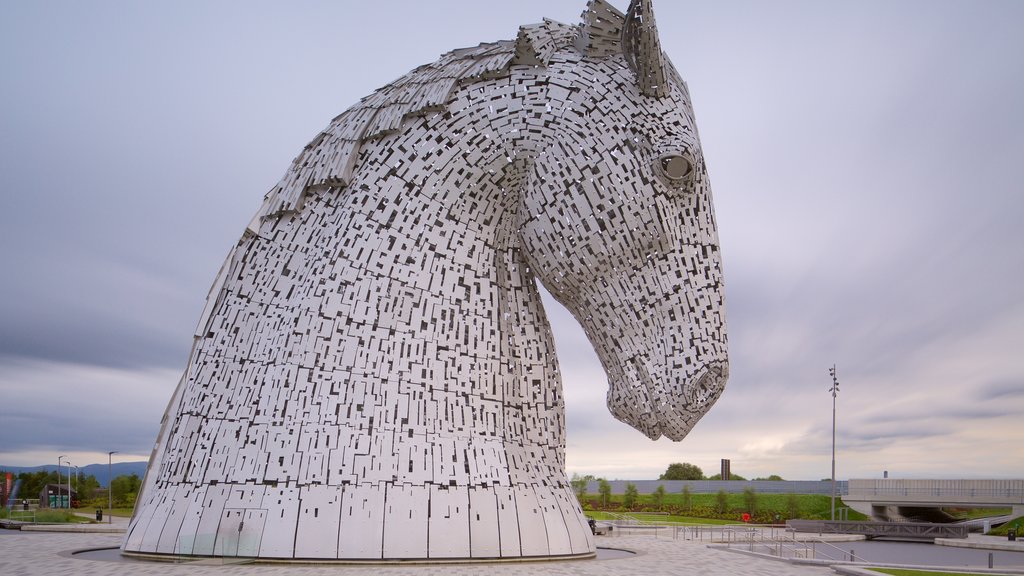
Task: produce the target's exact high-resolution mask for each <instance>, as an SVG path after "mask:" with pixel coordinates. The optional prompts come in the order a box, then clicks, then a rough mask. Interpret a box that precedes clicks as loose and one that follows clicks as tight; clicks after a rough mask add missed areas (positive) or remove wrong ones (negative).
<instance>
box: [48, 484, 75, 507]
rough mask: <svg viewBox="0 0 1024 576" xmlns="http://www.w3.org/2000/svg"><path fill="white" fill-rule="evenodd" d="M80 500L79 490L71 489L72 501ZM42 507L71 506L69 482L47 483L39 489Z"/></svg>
mask: <svg viewBox="0 0 1024 576" xmlns="http://www.w3.org/2000/svg"><path fill="white" fill-rule="evenodd" d="M77 501H78V491H76V490H72V491H71V503H72V504H74V503H75V502H77ZM39 507H40V508H70V506H68V486H67V484H47V485H45V486H43V489H42V490H40V491H39Z"/></svg>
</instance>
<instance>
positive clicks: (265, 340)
mask: <svg viewBox="0 0 1024 576" xmlns="http://www.w3.org/2000/svg"><path fill="white" fill-rule="evenodd" d="M538 281H539V282H541V283H543V284H544V286H546V287H547V288H548V289H549V290H550V292H551V293H552V294H553V295H554V296H555V298H557V299H558V300H559V301H560V302H561V303H562V304H564V305H565V306H566V307H567V308H568V309H569V310H570V311H571V312H572V314H573V315H574V316H575V317H576V318H577V319H578V320H579V321H580V323H581V324H582V325H583V327H584V329H585V331H586V333H587V335H588V337H589V338H590V340H591V342H592V343H593V345H594V347H595V349H596V350H597V353H598V356H599V357H600V359H601V362H602V364H603V365H604V368H605V370H606V372H607V374H608V379H609V383H610V386H609V392H608V405H609V407H610V409H611V410H612V412H613V413H614V414H615V416H616V417H618V418H619V419H621V420H623V421H625V422H627V423H629V424H630V425H632V426H634V427H635V428H637V429H639V430H640V431H642V432H643V433H644V434H646V435H648V436H650V437H651V438H658V437H660V436H662V435H665V436H668V437H669V438H672V439H675V440H679V439H681V438H683V437H684V436H685V435H686V433H687V432H688V431H689V430H690V429H691V428H692V427H693V425H694V424H695V422H696V421H697V420H698V419H699V418H700V417H701V416H702V415H703V414H704V413H705V412H706V411H707V410H708V409H709V408H710V406H711V405H712V404H713V403H714V401H715V400H716V399H717V398H718V396H719V395H720V394H721V391H722V388H723V386H724V385H725V381H726V378H727V374H728V368H727V355H726V335H725V322H724V316H723V314H724V309H723V299H722V295H723V287H722V278H721V265H720V259H719V253H718V241H717V232H716V228H715V220H714V216H713V213H712V207H711V192H710V188H709V186H708V180H707V171H706V169H705V166H704V161H703V156H702V154H701V149H700V143H699V141H698V138H697V130H696V127H695V124H694V120H693V114H692V108H691V105H690V99H689V95H688V92H687V88H686V85H685V84H684V83H683V81H682V80H681V79H680V78H679V75H678V74H677V73H676V71H675V69H674V68H673V67H672V65H671V64H670V63H669V61H668V59H667V58H666V57H665V55H664V54H663V53H662V51H661V49H660V46H659V40H658V33H657V29H656V26H655V21H654V16H653V13H652V11H651V7H650V2H649V1H647V0H634V1H633V2H632V4H631V5H630V7H629V9H628V10H627V12H626V13H625V14H623V13H621V12H619V11H617V10H616V9H615V8H613V7H612V6H610V5H609V4H607V3H606V2H604V0H591V2H590V4H589V5H588V7H587V10H586V11H585V12H584V15H583V23H582V25H580V26H566V25H563V24H558V23H556V22H551V21H546V22H544V23H543V24H538V25H532V26H523V27H521V28H520V30H519V35H518V38H517V39H516V40H515V41H507V42H497V43H493V44H481V45H480V46H478V47H476V48H467V49H462V50H455V51H453V52H450V53H448V54H446V55H444V56H442V57H441V59H440V60H438V61H437V62H435V63H433V64H429V65H426V66H422V67H420V68H417V69H416V70H414V71H412V72H410V73H409V74H407V75H406V76H403V77H402V78H399V79H398V80H396V81H395V82H393V83H391V84H389V85H388V86H385V87H384V88H381V89H380V90H378V91H376V92H375V93H373V94H372V95H370V96H367V97H366V98H364V99H363V100H362V101H360V102H359V103H358V104H357V105H356V106H353V107H352V108H350V109H349V110H347V111H345V112H344V113H342V114H341V115H340V116H338V117H337V118H335V119H334V120H333V121H332V122H331V124H330V125H329V126H328V127H327V128H326V129H325V130H324V131H323V132H321V133H320V134H319V135H317V137H316V138H314V139H313V141H312V142H311V143H310V144H309V145H308V146H306V148H305V149H304V150H303V151H302V153H301V154H300V155H299V156H298V157H297V158H296V159H295V160H294V162H293V163H292V166H291V168H290V169H289V170H288V172H287V173H286V174H285V176H284V178H283V179H282V180H281V182H280V183H279V184H278V185H277V186H275V187H274V188H272V189H271V191H270V192H269V193H268V194H267V195H266V198H265V200H264V204H263V206H262V208H261V209H260V210H259V212H258V213H257V215H256V217H255V218H254V219H253V221H252V223H251V224H250V225H249V227H248V228H247V230H246V231H245V233H244V234H243V235H242V238H241V239H240V241H239V243H238V245H237V246H235V247H234V248H233V250H232V251H231V253H230V254H229V255H228V258H227V260H226V261H225V263H224V265H223V267H222V269H221V271H220V274H219V275H218V277H217V279H216V281H215V282H214V285H213V288H212V289H211V291H210V295H209V298H208V300H207V305H206V308H205V310H204V312H203V315H202V317H201V319H200V322H199V326H198V328H197V330H196V334H195V343H194V346H193V351H192V355H191V358H190V360H189V364H188V367H187V369H186V371H185V374H184V375H183V377H182V380H181V382H180V384H179V385H178V388H177V390H176V391H175V393H174V396H173V397H172V399H171V402H170V404H169V406H168V409H167V412H166V414H165V417H164V420H163V423H162V425H161V430H160V435H159V437H158V438H157V443H156V447H155V449H154V451H153V456H152V458H151V461H150V466H149V471H148V473H147V476H146V479H145V481H144V485H143V490H142V494H141V495H140V497H139V502H138V504H137V507H136V514H135V516H134V517H133V519H132V522H131V525H130V527H129V530H128V533H127V534H126V536H125V541H124V544H123V546H122V548H123V550H124V552H125V553H128V554H136V555H157V556H160V555H190V556H211V555H239V556H252V557H257V558H263V559H273V560H316V561H325V560H395V559H417V560H438V561H444V560H452V559H467V558H471V559H478V560H479V559H500V558H519V559H522V558H552V557H570V556H587V555H593V553H594V551H595V548H594V541H593V539H592V537H591V535H590V531H589V529H588V527H587V525H586V522H585V520H584V517H583V515H582V511H581V510H580V507H579V505H578V503H577V502H576V501H575V498H574V496H573V494H572V492H571V490H570V488H569V485H568V482H567V481H566V477H565V471H564V447H565V440H564V416H563V401H562V394H561V380H560V376H559V373H558V365H557V360H556V357H555V352H554V345H553V339H552V336H551V331H550V328H549V326H548V322H547V320H546V317H545V314H544V310H543V306H542V304H541V300H540V296H539V292H538V288H537V282H538Z"/></svg>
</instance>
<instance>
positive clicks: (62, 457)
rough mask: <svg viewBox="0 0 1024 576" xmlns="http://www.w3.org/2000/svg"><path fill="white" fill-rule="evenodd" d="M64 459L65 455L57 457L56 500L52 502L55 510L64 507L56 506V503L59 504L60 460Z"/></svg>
mask: <svg viewBox="0 0 1024 576" xmlns="http://www.w3.org/2000/svg"><path fill="white" fill-rule="evenodd" d="M65 458H67V456H66V455H65V454H61V455H60V456H57V500H56V501H54V503H53V504H54V507H55V508H63V507H64V506H63V505H61V506H57V502H60V465H61V460H64V459H65ZM68 496H70V494H68ZM61 504H63V503H61Z"/></svg>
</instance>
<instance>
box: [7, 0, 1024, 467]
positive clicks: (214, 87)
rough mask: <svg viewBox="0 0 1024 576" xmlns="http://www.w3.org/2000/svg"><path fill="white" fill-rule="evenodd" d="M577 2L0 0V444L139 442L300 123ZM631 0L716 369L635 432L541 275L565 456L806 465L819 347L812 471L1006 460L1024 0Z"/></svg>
mask: <svg viewBox="0 0 1024 576" xmlns="http://www.w3.org/2000/svg"><path fill="white" fill-rule="evenodd" d="M613 1H615V0H613ZM617 3H618V5H619V7H620V8H622V9H624V8H625V5H626V4H627V1H626V0H618V2H617ZM584 4H585V1H584V0H516V1H515V2H508V1H505V2H496V1H495V2H490V1H485V0H474V1H468V0H467V1H464V2H454V1H451V2H422V1H397V0H381V1H378V2H341V1H330V2H329V1H300V2H265V1H245V2H243V1H240V0H239V1H233V2H230V1H213V2H209V1H198V0H197V1H185V2H183V1H175V2H163V3H157V2H127V1H106V0H92V1H89V2H81V1H78V0H68V1H66V2H58V1H52V0H37V1H33V2H16V1H13V0H5V1H0V198H2V201H3V203H2V209H0V234H2V236H0V263H2V270H3V273H2V274H0V295H2V298H0V464H8V465H36V464H47V463H56V461H57V457H58V455H61V454H66V455H70V459H71V460H72V462H73V463H74V464H78V465H85V464H89V463H94V462H105V461H106V452H107V451H109V450H117V451H118V452H120V454H118V455H116V456H115V459H117V460H137V459H145V458H147V457H148V454H149V451H150V450H151V448H152V446H153V442H154V440H155V437H156V433H157V428H158V425H159V420H160V417H161V415H162V413H163V410H164V407H165V406H166V404H167V402H168V400H169V398H170V396H171V393H172V392H173V390H174V387H175V386H176V384H177V382H178V379H179V377H180V375H181V372H182V371H183V369H184V367H185V363H186V361H187V359H188V352H189V347H190V344H191V334H192V330H193V328H194V326H195V324H196V322H197V320H198V318H199V314H200V312H201V310H202V306H203V303H204V301H205V298H206V293H207V291H208V289H209V287H210V284H211V283H212V281H213V279H214V276H215V274H216V272H217V270H218V268H219V267H220V264H221V262H222V260H223V259H224V257H225V255H226V254H227V251H228V249H229V248H230V247H231V246H232V245H233V244H234V243H235V242H236V240H237V239H238V237H239V236H240V234H241V232H242V230H243V228H244V227H245V225H246V223H247V222H248V221H249V219H250V218H251V217H252V215H253V214H254V213H255V211H256V209H257V208H258V207H259V205H260V203H261V200H262V197H263V194H264V193H265V192H266V191H267V190H268V189H269V188H270V187H271V186H273V185H274V184H275V183H276V182H277V181H278V179H279V178H280V176H281V175H282V174H283V173H284V171H285V169H286V168H287V167H288V165H289V163H290V162H291V160H292V158H293V157H294V156H295V155H296V154H297V153H298V152H299V151H300V150H301V148H302V147H303V146H304V145H305V144H306V143H307V142H308V141H309V140H310V139H312V137H313V136H314V135H315V134H316V133H317V132H318V131H319V130H321V129H322V128H323V127H325V126H326V125H327V124H328V122H329V121H330V120H331V119H332V118H333V117H334V116H335V115H337V114H338V113H340V112H341V111H343V110H345V109H346V108H348V107H349V106H351V105H352V104H354V103H355V102H356V101H357V100H358V99H359V98H360V97H362V96H365V95H367V94H369V93H370V92H372V91H373V90H374V89H376V88H378V87H380V86H382V85H384V84H386V83H388V82H390V81H392V80H394V79H395V78H397V77H399V76H401V75H403V74H404V73H406V72H407V71H408V70H410V69H412V68H413V67H415V66H417V65H420V64H424V63H428V62H432V61H434V60H435V59H436V58H437V57H438V56H439V55H440V54H442V53H444V52H446V51H448V50H451V49H454V48H458V47H465V46H475V45H476V44H478V43H480V42H489V41H494V40H500V39H512V38H514V37H515V35H516V31H517V28H518V26H519V25H521V24H529V23H534V22H539V21H540V20H541V19H542V18H544V17H548V18H552V19H555V20H558V21H561V22H566V23H575V22H577V21H578V19H579V14H580V12H581V11H582V10H583V7H584ZM655 9H656V14H657V18H658V24H659V27H660V30H661V38H662V43H663V46H662V47H663V49H664V50H665V52H666V53H667V54H668V55H669V57H670V58H671V59H672V60H673V61H674V63H675V65H676V67H677V68H678V69H679V71H680V72H681V74H682V75H683V77H684V78H685V79H686V80H687V82H688V84H689V86H690V91H691V93H692V96H693V99H694V102H695V107H696V112H697V121H698V125H699V128H700V133H701V137H702V140H703V146H704V153H705V157H706V161H707V165H708V168H709V172H710V176H711V183H712V187H713V190H714V193H715V202H716V212H717V215H718V223H719V232H720V236H721V243H722V251H723V259H724V265H725V278H726V286H727V310H728V322H729V330H730V337H731V342H730V351H731V370H732V376H731V379H730V382H729V384H728V387H727V388H726V391H725V393H724V395H723V396H722V398H721V400H719V402H718V404H717V405H716V406H715V407H714V408H713V409H712V410H711V412H710V413H709V414H708V415H707V416H706V417H705V418H704V419H703V420H702V421H701V423H699V424H698V425H697V427H696V429H695V430H694V431H693V432H692V433H691V434H690V436H689V437H687V438H686V439H685V440H683V441H682V442H678V443H674V442H671V441H668V440H665V439H662V440H660V441H657V442H651V441H650V440H648V439H647V438H646V437H644V436H643V435H642V434H640V433H639V432H637V431H635V430H633V429H632V428H630V427H628V426H627V425H625V424H622V423H619V422H618V421H616V420H614V419H613V418H612V417H611V416H610V415H609V414H608V412H607V409H606V408H605V406H604V394H605V389H606V380H605V377H604V374H603V372H602V370H601V367H600V364H599V363H598V361H597V358H596V356H595V354H594V353H593V351H592V349H591V347H590V345H589V343H588V342H587V340H586V338H585V336H584V335H583V333H582V331H581V330H580V329H579V328H578V327H577V325H576V323H575V321H574V320H573V319H572V317H571V316H569V314H568V313H567V312H565V311H564V310H562V309H561V308H560V307H559V306H558V305H557V304H555V303H554V302H553V301H551V300H550V299H548V300H547V302H548V310H549V314H550V316H551V318H552V323H553V325H554V329H555V332H556V338H557V344H558V353H559V357H560V360H561V365H562V372H563V378H564V381H565V388H566V394H565V395H566V403H567V412H568V450H567V459H568V467H569V471H570V473H571V472H580V473H591V474H595V475H599V476H606V477H609V478H623V479H644V478H656V477H657V475H658V474H659V473H660V472H662V471H664V469H665V468H666V466H667V465H668V464H669V463H671V462H679V461H686V462H692V463H695V464H697V465H699V466H701V467H702V468H703V469H704V471H705V472H706V473H708V474H712V473H715V472H717V471H718V465H719V459H721V458H730V459H731V460H732V469H733V471H734V472H737V473H739V474H742V475H744V476H748V477H753V476H766V475H769V474H779V475H782V476H783V477H785V478H787V479H819V478H826V477H828V476H829V473H830V450H831V407H832V397H831V395H830V394H829V392H828V389H829V387H830V385H831V380H830V378H829V375H828V368H829V367H831V366H832V365H833V363H834V364H836V365H837V366H838V375H839V381H840V394H839V398H838V425H837V426H838V433H837V435H838V439H837V447H838V463H837V476H838V477H840V478H851V477H852V478H862V477H880V476H881V475H882V471H883V470H888V471H889V472H890V476H892V477H917V478H922V477H942V478H958V477H993V478H1005V477H1016V478H1021V477H1024V442H1022V435H1021V434H1022V432H1021V422H1022V415H1024V227H1022V226H1021V221H1022V217H1024V193H1022V185H1021V183H1022V182H1024V64H1022V56H1024V2H1019V1H1013V0H1009V1H1002V2H1000V1H994V0H986V1H983V2H977V1H970V0H963V1H956V2H949V1H945V2H943V1H935V0H921V1H907V0H897V1H893V0H884V1H882V0H879V1H856V2H853V1H848V2H834V1H830V2H822V1H819V0H805V1H777V2H770V3H769V2H761V1H738V0H719V1H716V2H683V1H679V0H671V1H670V0H660V1H656V3H655Z"/></svg>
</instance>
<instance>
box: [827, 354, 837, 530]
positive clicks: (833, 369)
mask: <svg viewBox="0 0 1024 576" xmlns="http://www.w3.org/2000/svg"><path fill="white" fill-rule="evenodd" d="M828 373H829V375H831V376H832V387H831V388H829V389H828V391H829V392H831V393H832V520H835V519H836V395H837V394H839V380H838V379H837V378H836V365H835V364H833V365H832V367H831V368H829V369H828Z"/></svg>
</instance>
